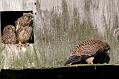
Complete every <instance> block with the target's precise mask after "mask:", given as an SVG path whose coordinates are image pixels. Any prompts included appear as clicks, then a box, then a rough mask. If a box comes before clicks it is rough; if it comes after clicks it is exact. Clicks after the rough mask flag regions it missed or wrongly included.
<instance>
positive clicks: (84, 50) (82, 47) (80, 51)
mask: <svg viewBox="0 0 119 79" xmlns="http://www.w3.org/2000/svg"><path fill="white" fill-rule="evenodd" d="M109 49H110V46H109V45H108V44H107V43H104V42H102V41H100V40H88V41H84V42H82V43H80V44H79V46H78V48H76V49H75V50H74V51H73V53H72V55H77V56H82V55H87V56H93V55H96V54H97V53H102V52H106V51H108V50H109Z"/></svg>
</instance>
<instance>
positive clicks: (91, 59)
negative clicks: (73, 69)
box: [86, 57, 94, 64]
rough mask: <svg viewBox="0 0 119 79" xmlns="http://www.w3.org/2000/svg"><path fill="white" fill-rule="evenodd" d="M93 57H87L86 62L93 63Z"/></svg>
mask: <svg viewBox="0 0 119 79" xmlns="http://www.w3.org/2000/svg"><path fill="white" fill-rule="evenodd" d="M93 59H94V57H90V58H88V59H87V60H86V62H87V63H88V64H93Z"/></svg>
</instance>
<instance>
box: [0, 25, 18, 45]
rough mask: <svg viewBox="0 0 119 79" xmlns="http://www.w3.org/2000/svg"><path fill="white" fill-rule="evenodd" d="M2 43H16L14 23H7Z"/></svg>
mask: <svg viewBox="0 0 119 79" xmlns="http://www.w3.org/2000/svg"><path fill="white" fill-rule="evenodd" d="M2 43H4V44H16V34H15V27H14V26H13V25H7V26H5V27H4V29H3V35H2Z"/></svg>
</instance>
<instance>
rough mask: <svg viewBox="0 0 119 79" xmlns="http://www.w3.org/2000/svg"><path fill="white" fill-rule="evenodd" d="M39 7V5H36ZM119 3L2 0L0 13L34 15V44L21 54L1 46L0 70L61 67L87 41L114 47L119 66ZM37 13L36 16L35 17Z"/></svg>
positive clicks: (112, 54)
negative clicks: (115, 33)
mask: <svg viewBox="0 0 119 79" xmlns="http://www.w3.org/2000/svg"><path fill="white" fill-rule="evenodd" d="M34 3H36V5H34ZM118 3H119V1H118V0H0V11H22V10H23V11H27V10H33V13H34V44H33V45H32V44H31V45H30V46H29V47H28V48H24V49H23V50H20V49H18V48H17V47H16V45H5V46H4V45H3V44H2V43H0V50H1V52H0V68H4V69H6V68H29V67H35V68H42V67H61V66H63V65H64V62H65V61H66V59H67V57H68V55H69V53H70V51H71V50H72V49H73V48H74V46H75V45H77V43H79V42H80V41H83V40H85V39H91V38H98V39H101V40H103V41H106V42H108V43H109V44H110V46H111V51H110V58H111V59H110V63H109V64H118V63H119V54H118V52H119V50H118V47H119V43H118V41H117V39H115V38H114V37H112V33H113V29H115V28H117V27H118V26H119V22H118V21H119V20H118V19H119V5H118ZM35 13H36V14H35Z"/></svg>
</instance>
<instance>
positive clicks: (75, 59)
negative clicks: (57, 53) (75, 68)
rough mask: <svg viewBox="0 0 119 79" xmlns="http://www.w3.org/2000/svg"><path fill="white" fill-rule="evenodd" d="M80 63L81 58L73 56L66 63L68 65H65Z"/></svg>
mask: <svg viewBox="0 0 119 79" xmlns="http://www.w3.org/2000/svg"><path fill="white" fill-rule="evenodd" d="M79 61H81V57H80V56H76V55H73V56H70V57H69V59H68V60H67V61H66V63H65V64H64V65H68V64H73V63H76V62H79Z"/></svg>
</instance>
